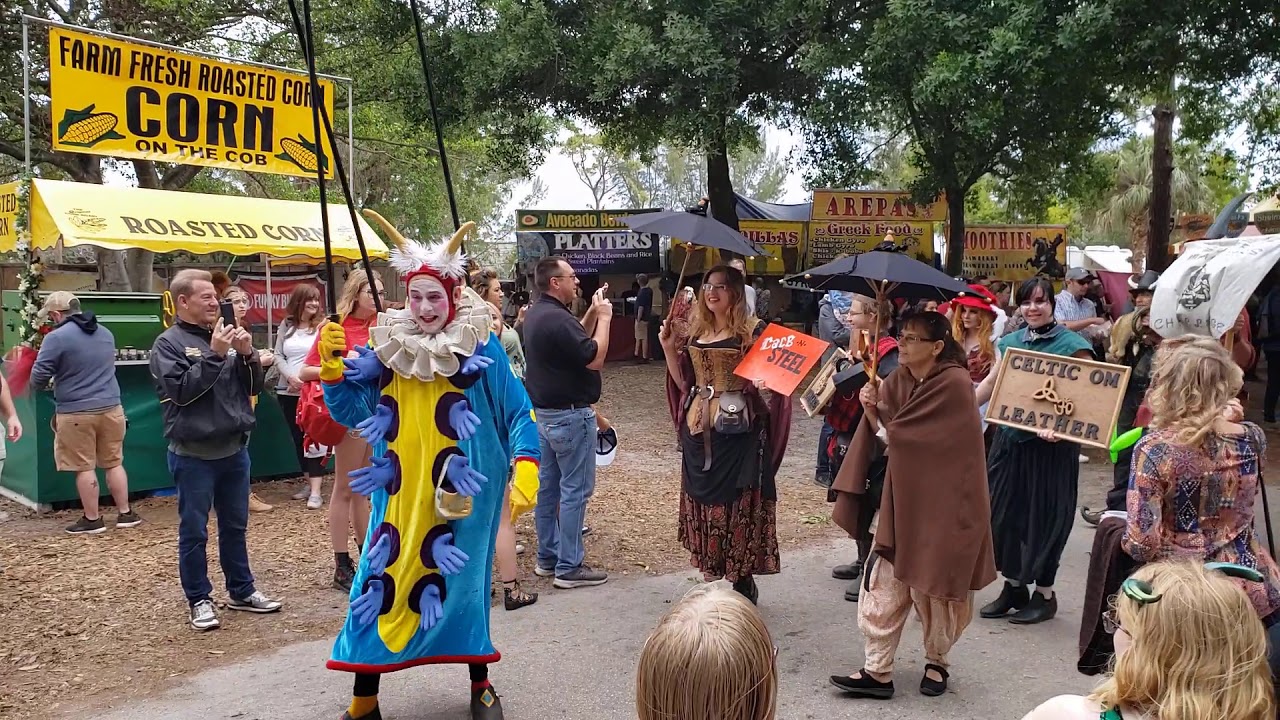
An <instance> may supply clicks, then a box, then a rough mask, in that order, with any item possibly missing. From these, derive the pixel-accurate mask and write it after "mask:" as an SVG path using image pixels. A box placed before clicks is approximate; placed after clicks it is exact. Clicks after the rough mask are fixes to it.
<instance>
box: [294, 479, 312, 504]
mask: <svg viewBox="0 0 1280 720" xmlns="http://www.w3.org/2000/svg"><path fill="white" fill-rule="evenodd" d="M309 497H311V483H307V484H306V485H303V486H302V487H301V488H299V489H298V492H296V493H294V494H293V499H294V500H306V499H307V498H309Z"/></svg>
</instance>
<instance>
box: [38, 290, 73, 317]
mask: <svg viewBox="0 0 1280 720" xmlns="http://www.w3.org/2000/svg"><path fill="white" fill-rule="evenodd" d="M72 303H75V304H76V305H79V304H80V301H79V299H77V298H76V296H75V295H74V294H72V293H69V292H67V291H66V290H55V291H54V292H51V293H49V296H48V297H46V298H45V299H44V305H43V306H42V307H41V308H40V312H38V313H36V318H37V319H39V320H40V321H41V322H43V321H44V320H46V319H47V318H48V317H49V313H51V312H66V311H68V310H70V309H71V305H72Z"/></svg>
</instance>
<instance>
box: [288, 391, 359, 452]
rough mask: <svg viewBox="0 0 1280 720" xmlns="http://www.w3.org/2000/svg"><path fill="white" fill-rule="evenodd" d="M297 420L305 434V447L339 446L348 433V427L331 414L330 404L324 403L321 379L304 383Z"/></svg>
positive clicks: (303, 441)
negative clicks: (339, 422)
mask: <svg viewBox="0 0 1280 720" xmlns="http://www.w3.org/2000/svg"><path fill="white" fill-rule="evenodd" d="M296 420H297V421H298V427H299V428H302V434H303V435H304V437H303V439H302V447H303V448H304V449H305V448H308V447H310V446H312V445H325V446H328V447H331V448H333V447H337V446H338V443H341V442H342V438H343V437H345V436H346V434H347V429H346V428H345V427H343V426H342V425H340V424H338V422H337V421H335V420H334V419H333V417H332V416H330V415H329V406H328V405H325V404H324V388H322V387H320V381H319V380H311V381H310V382H305V383H303V384H302V390H301V392H299V393H298V416H297V418H296Z"/></svg>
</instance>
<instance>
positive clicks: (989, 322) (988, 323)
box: [951, 304, 996, 362]
mask: <svg viewBox="0 0 1280 720" xmlns="http://www.w3.org/2000/svg"><path fill="white" fill-rule="evenodd" d="M964 309H965V306H964V305H956V304H952V306H951V310H952V313H951V334H952V335H953V336H955V339H956V342H958V343H960V345H961V347H963V346H964V332H965V331H964V319H963V317H962V316H963V315H964ZM969 309H970V310H976V311H977V313H978V327H976V328H974V329H973V331H974V332H975V333H977V334H978V355H979V356H981V357H982V359H983V360H985V361H987V362H995V360H996V345H995V343H993V342H991V328H992V327H993V326H994V325H995V320H996V316H995V313H992V312H987V311H984V310H978V309H977V308H969Z"/></svg>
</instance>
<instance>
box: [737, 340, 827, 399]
mask: <svg viewBox="0 0 1280 720" xmlns="http://www.w3.org/2000/svg"><path fill="white" fill-rule="evenodd" d="M830 344H831V343H829V342H827V341H826V340H819V339H818V338H815V337H810V336H808V335H805V334H804V333H799V332H796V331H795V330H791V329H789V328H785V327H783V326H781V325H774V324H770V325H769V327H767V328H765V330H764V332H763V333H761V334H760V337H759V338H757V339H756V342H755V344H754V345H752V346H751V350H750V351H749V352H747V354H746V356H745V357H743V358H742V362H740V363H738V367H736V368H734V369H733V374H734V375H737V376H738V377H741V378H746V379H747V380H753V381H754V380H757V379H759V380H764V384H765V386H766V387H768V388H769V389H770V390H772V391H774V392H777V393H782V394H783V395H790V394H791V393H793V392H795V391H796V388H797V387H799V385H800V381H801V380H804V378H805V376H806V375H808V374H809V371H810V370H812V369H813V366H814V365H817V364H818V360H820V359H822V353H823V351H825V350H826V349H827V346H828V345H830Z"/></svg>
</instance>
